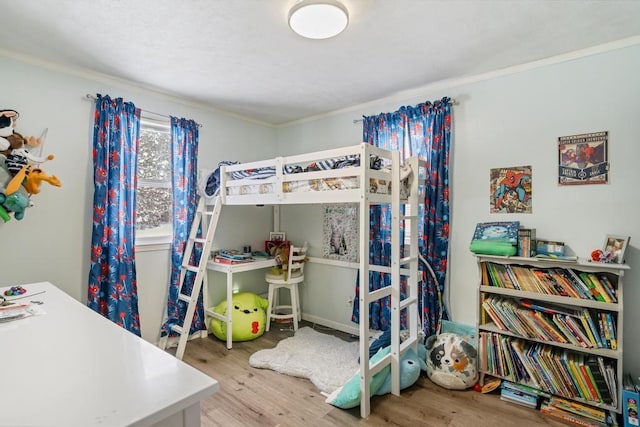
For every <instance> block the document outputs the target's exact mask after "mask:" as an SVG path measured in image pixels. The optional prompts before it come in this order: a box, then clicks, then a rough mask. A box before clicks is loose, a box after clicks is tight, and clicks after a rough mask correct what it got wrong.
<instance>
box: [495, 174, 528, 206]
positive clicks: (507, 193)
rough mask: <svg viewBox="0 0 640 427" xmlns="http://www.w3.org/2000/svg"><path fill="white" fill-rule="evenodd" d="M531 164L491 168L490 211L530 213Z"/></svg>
mask: <svg viewBox="0 0 640 427" xmlns="http://www.w3.org/2000/svg"><path fill="white" fill-rule="evenodd" d="M531 184H532V183H531V166H514V167H509V168H498V169H491V173H490V191H491V194H490V196H489V200H490V203H491V210H490V212H491V213H531Z"/></svg>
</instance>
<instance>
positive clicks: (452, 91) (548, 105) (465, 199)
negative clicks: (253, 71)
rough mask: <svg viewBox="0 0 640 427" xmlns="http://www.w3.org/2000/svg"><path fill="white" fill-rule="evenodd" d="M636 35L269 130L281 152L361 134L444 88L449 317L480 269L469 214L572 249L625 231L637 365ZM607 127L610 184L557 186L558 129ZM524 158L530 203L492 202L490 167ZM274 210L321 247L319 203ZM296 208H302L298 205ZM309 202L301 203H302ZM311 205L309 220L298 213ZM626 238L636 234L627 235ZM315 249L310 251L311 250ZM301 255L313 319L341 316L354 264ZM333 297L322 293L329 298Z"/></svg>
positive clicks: (470, 314)
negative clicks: (449, 115) (508, 208)
mask: <svg viewBox="0 0 640 427" xmlns="http://www.w3.org/2000/svg"><path fill="white" fill-rule="evenodd" d="M639 75H640V46H633V47H628V48H624V49H619V50H614V51H611V52H607V53H602V54H598V55H593V56H588V57H583V58H579V59H574V60H571V61H566V62H560V63H555V64H553V65H546V66H541V67H537V68H533V67H530V69H529V70H527V71H521V72H518V73H511V74H508V73H504V75H503V76H498V77H493V78H489V77H490V76H487V79H477V80H476V81H475V82H473V83H464V84H462V83H460V84H455V83H451V84H450V85H449V87H447V88H442V87H440V88H437V89H429V88H425V89H424V90H423V91H418V90H416V91H413V94H411V95H408V96H406V97H404V98H397V97H396V99H394V100H384V101H380V102H378V103H370V104H367V105H363V106H358V107H355V108H353V109H350V110H349V111H343V112H336V113H335V114H332V115H330V116H327V117H324V118H320V119H317V120H314V121H306V122H301V123H297V124H292V125H290V126H288V127H286V128H282V129H279V130H278V151H279V153H281V154H286V153H298V152H304V151H313V150H319V149H324V148H327V147H336V146H343V145H348V144H353V143H358V142H359V141H360V140H361V124H356V125H354V124H353V119H357V118H360V117H361V116H362V115H367V116H368V115H374V114H378V113H380V112H389V111H395V110H397V109H398V108H399V107H400V106H402V105H415V104H418V103H420V102H423V101H426V100H436V99H439V98H441V97H442V96H450V97H452V98H454V99H456V100H457V101H458V103H459V104H458V105H456V106H455V107H454V108H453V110H454V133H453V143H452V147H453V149H452V155H451V159H452V169H451V172H452V179H451V186H452V192H451V194H452V201H451V215H452V223H451V252H450V264H449V270H450V273H449V285H448V286H449V305H450V308H451V313H450V314H451V317H452V319H453V320H456V321H459V322H463V323H467V324H475V318H476V314H477V309H478V307H477V305H478V304H477V294H476V285H477V283H478V271H477V267H476V262H475V258H474V257H473V256H472V254H471V253H470V252H469V243H470V239H471V236H472V234H473V230H474V228H475V225H476V223H478V222H483V221H496V220H519V221H520V222H521V223H522V224H523V225H526V226H528V227H534V228H536V229H537V232H538V236H539V237H540V238H549V239H555V240H562V241H564V242H566V243H567V244H568V245H569V246H570V247H571V248H572V249H573V250H574V251H575V252H576V253H577V254H578V255H579V256H582V257H588V255H589V253H590V252H591V250H592V249H595V248H601V247H602V246H603V243H604V240H605V236H606V235H607V234H618V235H630V236H631V237H632V238H631V244H630V247H629V248H628V251H627V254H626V258H627V263H628V264H629V265H630V266H631V268H632V269H631V270H630V271H629V272H628V274H627V275H626V276H625V295H624V297H625V307H626V310H625V314H624V322H625V325H626V330H625V348H626V350H627V351H626V352H625V354H626V355H627V356H626V357H625V369H626V370H630V371H632V372H635V374H636V375H638V374H640V359H638V358H637V357H634V356H635V355H636V354H638V353H640V331H638V329H636V328H635V325H638V324H640V312H639V311H638V310H636V306H637V302H638V301H639V297H640V284H639V283H638V282H639V280H638V278H639V277H640V250H638V241H640V222H639V221H638V218H639V217H640V191H639V190H638V184H639V183H640V181H639V180H638V175H637V168H638V166H637V165H638V161H639V160H640V142H639V135H640V120H639V119H638V111H639V110H638V100H640V84H639V83H638V76H639ZM594 131H609V135H610V141H609V159H610V165H611V173H610V183H609V184H608V185H588V186H571V187H559V186H558V185H557V166H558V164H557V157H558V154H557V138H558V137H560V136H565V135H573V134H579V133H587V132H594ZM521 165H531V166H532V167H533V213H532V214H510V215H509V214H490V213H489V169H491V168H496V167H506V166H521ZM295 209H296V211H295V212H291V210H290V208H289V207H286V209H285V212H283V221H282V224H283V228H284V229H285V230H286V231H287V232H288V233H289V236H291V237H292V238H294V239H296V240H304V239H308V240H309V241H310V243H311V245H312V255H316V254H317V253H318V252H315V251H318V250H320V248H321V235H322V234H321V228H322V223H321V221H320V218H321V213H320V208H319V207H296V208H295ZM301 210H302V211H301ZM305 210H306V211H305ZM309 215H311V216H312V217H313V219H314V222H311V221H307V217H308V216H309ZM634 242H635V243H634ZM314 252H315V253H314ZM327 268H328V267H325V266H318V265H313V264H312V265H310V266H309V268H308V269H307V270H306V272H307V281H306V284H305V288H306V289H305V290H304V291H303V293H302V295H303V298H304V299H303V302H302V304H303V306H304V311H305V313H306V314H307V316H308V317H310V318H316V319H326V320H327V321H328V322H329V323H331V322H338V323H341V324H343V325H344V327H345V328H348V327H353V326H354V325H353V324H351V323H350V320H349V319H350V318H349V313H350V310H349V309H348V307H345V306H346V303H345V302H346V301H347V299H348V298H349V297H352V296H353V289H354V281H355V274H354V273H353V272H351V271H345V270H339V271H337V272H336V273H335V274H333V273H328V272H327ZM327 296H330V298H327Z"/></svg>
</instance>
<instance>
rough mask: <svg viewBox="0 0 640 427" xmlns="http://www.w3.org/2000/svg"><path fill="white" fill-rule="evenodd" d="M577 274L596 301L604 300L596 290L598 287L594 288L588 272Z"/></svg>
mask: <svg viewBox="0 0 640 427" xmlns="http://www.w3.org/2000/svg"><path fill="white" fill-rule="evenodd" d="M579 276H580V278H581V279H582V281H583V282H584V283H585V284H586V285H587V287H588V288H589V292H591V295H593V298H594V299H595V300H596V301H600V302H605V300H604V297H603V296H602V295H600V292H599V291H598V289H596V285H595V283H594V282H593V281H592V280H591V276H590V275H589V273H580V274H579Z"/></svg>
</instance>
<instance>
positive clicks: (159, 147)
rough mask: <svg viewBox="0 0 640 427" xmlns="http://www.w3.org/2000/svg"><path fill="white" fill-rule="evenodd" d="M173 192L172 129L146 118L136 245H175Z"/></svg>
mask: <svg viewBox="0 0 640 427" xmlns="http://www.w3.org/2000/svg"><path fill="white" fill-rule="evenodd" d="M171 193H172V192H171V134H170V126H169V124H168V123H158V122H153V121H148V120H144V119H143V120H141V121H140V145H139V148H138V191H137V194H136V245H151V244H160V243H169V242H171V238H172V234H173V231H172V227H173V226H172V219H171V206H172V195H171Z"/></svg>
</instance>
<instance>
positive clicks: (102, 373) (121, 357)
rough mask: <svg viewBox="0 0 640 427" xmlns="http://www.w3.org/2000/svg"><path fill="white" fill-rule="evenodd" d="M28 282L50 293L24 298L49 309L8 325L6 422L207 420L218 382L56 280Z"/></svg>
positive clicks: (3, 379)
mask: <svg viewBox="0 0 640 427" xmlns="http://www.w3.org/2000/svg"><path fill="white" fill-rule="evenodd" d="M23 286H24V287H25V288H26V289H27V291H28V292H27V295H31V294H34V293H37V292H41V291H45V293H43V294H39V295H34V296H33V297H31V298H25V299H22V300H20V301H22V302H24V301H30V300H34V301H36V300H37V301H43V302H44V304H43V305H42V306H41V307H42V308H43V309H44V311H45V312H46V314H44V315H41V316H32V317H28V318H24V319H19V320H15V321H12V322H8V323H0V406H1V407H2V409H1V410H0V425H2V426H65V427H72V426H82V427H85V426H98V425H99V426H199V425H200V400H201V399H202V398H204V397H207V396H209V395H212V394H213V393H215V392H216V391H218V389H219V384H218V382H217V381H216V380H214V379H213V378H211V377H208V376H206V375H204V374H202V373H201V372H199V371H198V370H196V369H194V368H192V367H190V366H189V365H186V364H185V363H183V362H182V361H180V360H178V359H176V358H175V357H173V356H172V355H170V354H168V353H166V352H164V351H162V350H160V349H159V348H157V347H155V346H153V345H152V344H150V343H148V342H146V341H144V340H143V339H141V338H138V337H137V336H135V335H134V334H132V333H130V332H128V331H126V330H124V329H122V328H121V327H119V326H117V325H116V324H114V323H112V322H111V321H109V320H107V319H105V318H104V317H102V316H100V315H99V314H97V313H95V312H94V311H92V310H91V309H89V308H88V307H86V306H85V305H83V304H81V303H80V302H78V301H76V300H74V299H73V298H71V297H69V296H68V295H67V294H65V293H64V292H62V291H61V290H59V289H58V288H56V287H55V286H54V285H52V284H51V283H48V282H43V283H34V284H27V285H23ZM5 289H6V288H1V289H0V291H1V292H4V290H5Z"/></svg>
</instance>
